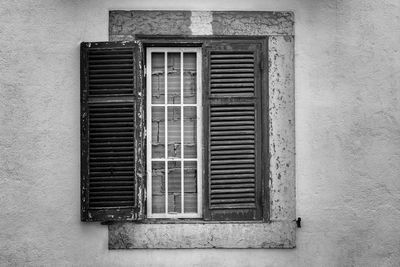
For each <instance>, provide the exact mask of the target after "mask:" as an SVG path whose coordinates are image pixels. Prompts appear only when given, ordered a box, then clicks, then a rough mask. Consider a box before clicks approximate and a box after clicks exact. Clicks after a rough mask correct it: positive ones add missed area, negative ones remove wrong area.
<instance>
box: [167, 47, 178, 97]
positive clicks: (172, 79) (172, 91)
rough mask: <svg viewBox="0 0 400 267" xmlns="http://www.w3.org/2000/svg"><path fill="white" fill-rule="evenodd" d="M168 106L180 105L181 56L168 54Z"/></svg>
mask: <svg viewBox="0 0 400 267" xmlns="http://www.w3.org/2000/svg"><path fill="white" fill-rule="evenodd" d="M167 82H168V86H167V88H168V104H180V103H181V54H180V53H168V76H167Z"/></svg>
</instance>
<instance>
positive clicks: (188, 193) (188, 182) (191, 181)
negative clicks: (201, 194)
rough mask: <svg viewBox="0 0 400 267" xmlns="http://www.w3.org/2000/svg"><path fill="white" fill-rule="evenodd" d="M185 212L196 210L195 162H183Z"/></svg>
mask: <svg viewBox="0 0 400 267" xmlns="http://www.w3.org/2000/svg"><path fill="white" fill-rule="evenodd" d="M184 168H185V169H184V188H185V195H184V196H185V197H184V198H185V200H184V201H185V202H184V209H185V212H197V162H196V161H186V162H185V163H184Z"/></svg>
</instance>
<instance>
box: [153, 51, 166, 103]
mask: <svg viewBox="0 0 400 267" xmlns="http://www.w3.org/2000/svg"><path fill="white" fill-rule="evenodd" d="M164 61H165V58H164V53H152V54H151V102H152V103H153V104H164V103H165V89H164V85H165V63H164Z"/></svg>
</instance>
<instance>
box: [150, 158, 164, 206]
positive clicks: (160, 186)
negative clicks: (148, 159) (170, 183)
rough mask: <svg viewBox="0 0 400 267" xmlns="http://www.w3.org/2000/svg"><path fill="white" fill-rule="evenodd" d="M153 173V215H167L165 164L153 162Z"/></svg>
mask: <svg viewBox="0 0 400 267" xmlns="http://www.w3.org/2000/svg"><path fill="white" fill-rule="evenodd" d="M151 171H152V191H153V192H152V210H153V213H165V162H164V161H153V164H152V170H151Z"/></svg>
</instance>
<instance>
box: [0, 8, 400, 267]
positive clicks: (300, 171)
mask: <svg viewBox="0 0 400 267" xmlns="http://www.w3.org/2000/svg"><path fill="white" fill-rule="evenodd" d="M109 9H127V10H130V9H165V10H178V9H183V10H265V11H268V10H291V11H294V12H295V21H296V23H295V29H296V58H295V60H296V138H297V141H296V145H297V168H296V171H297V213H298V216H300V217H302V219H303V227H302V228H301V229H299V230H298V234H297V248H296V249H289V250H274V249H266V250H125V251H121V250H119V251H109V250H108V249H107V228H106V227H104V226H101V225H98V224H94V225H93V224H82V223H80V221H79V205H80V199H79V176H80V169H79V160H80V159H79V155H80V154H79V43H80V42H81V41H104V40H107V39H108V37H107V36H108V10H109ZM399 44H400V3H399V2H398V1H397V0H386V1H385V0H381V1H373V0H364V1H361V0H360V1H355V0H354V1H351V0H347V1H339V0H337V1H333V0H330V1H329V0H325V1H322V0H303V1H296V0H282V1H274V2H272V1H263V0H247V1H242V0H241V1H239V0H231V1H228V0H223V1H213V0H202V1H197V0H175V1H160V0H158V1H157V0H146V1H142V0H141V1H137V0H130V1H129V0H121V1H111V0H109V1H107V0H100V1H99V0H98V1H94V0H93V1H88V0H86V1H77V0H76V1H67V0H63V1H62V0H59V1H44V0H43V1H33V0H23V1H22V0H21V1H2V3H1V5H0V121H1V126H0V189H1V194H0V212H1V213H0V215H1V219H0V229H1V230H0V263H1V264H2V265H9V264H15V265H85V266H86V265H96V266H108V265H111V264H113V265H150V266H151V265H153V266H159V265H161V266H163V265H165V266H170V265H171V266H188V265H197V266H397V265H398V264H399V263H400V222H399V219H400V179H399V176H400V103H399V101H400V52H399V50H400V46H399Z"/></svg>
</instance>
